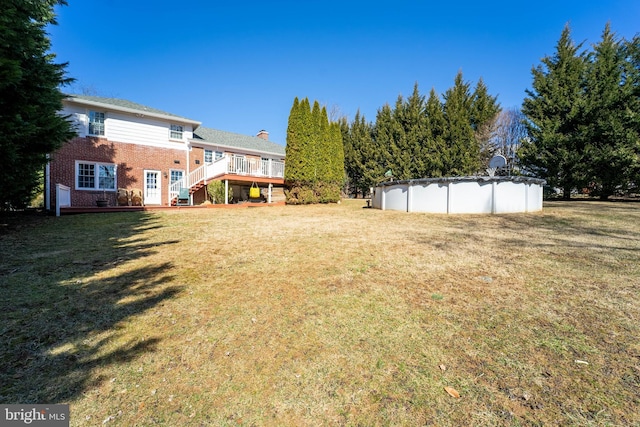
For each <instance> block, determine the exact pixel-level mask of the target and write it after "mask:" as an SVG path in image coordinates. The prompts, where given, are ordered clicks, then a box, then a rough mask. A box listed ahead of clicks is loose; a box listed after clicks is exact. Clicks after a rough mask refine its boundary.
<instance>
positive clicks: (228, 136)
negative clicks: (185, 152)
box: [193, 126, 285, 157]
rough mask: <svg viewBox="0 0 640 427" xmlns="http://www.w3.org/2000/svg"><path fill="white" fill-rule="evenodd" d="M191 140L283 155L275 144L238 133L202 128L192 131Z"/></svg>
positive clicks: (281, 147)
mask: <svg viewBox="0 0 640 427" xmlns="http://www.w3.org/2000/svg"><path fill="white" fill-rule="evenodd" d="M193 139H194V140H201V141H202V142H206V143H209V144H213V145H222V146H225V147H230V148H240V149H243V150H249V151H259V152H261V153H270V154H277V155H279V156H283V157H284V155H285V147H284V146H283V145H280V144H276V143H275V142H271V141H267V140H265V139H262V138H258V137H257V136H247V135H241V134H239V133H233V132H225V131H222V130H217V129H211V128H206V127H203V126H201V127H199V128H198V129H197V130H195V131H193Z"/></svg>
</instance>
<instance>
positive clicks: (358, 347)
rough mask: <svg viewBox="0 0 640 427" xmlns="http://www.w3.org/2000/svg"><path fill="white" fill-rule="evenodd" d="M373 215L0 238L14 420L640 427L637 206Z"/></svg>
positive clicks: (350, 212)
mask: <svg viewBox="0 0 640 427" xmlns="http://www.w3.org/2000/svg"><path fill="white" fill-rule="evenodd" d="M362 206H363V203H362V201H345V202H343V203H342V204H340V205H328V206H282V207H265V208H254V209H238V210H226V209H200V210H179V211H178V210H176V211H170V212H159V213H117V214H89V215H76V216H65V217H61V218H53V217H47V218H41V219H39V220H38V221H31V222H30V223H29V224H27V225H24V226H22V227H19V228H16V227H10V226H6V225H4V226H0V292H2V298H1V299H0V320H1V322H0V403H24V404H26V403H69V404H70V406H71V425H74V426H75V425H122V426H133V425H140V426H143V425H144V426H146V425H167V426H191V425H193V426H202V425H215V426H224V425H229V426H231V425H233V426H239V425H256V426H264V425H266V426H288V425H291V426H301V425H309V426H317V425H353V426H356V425H357V426H374V425H394V426H396V425H411V426H413V425H437V426H447V425H451V426H471V425H508V426H511V425H513V426H525V425H526V426H530V425H534V426H535V425H545V426H546V425H548V426H555V425H580V426H590V425H593V426H596V425H597V426H602V425H612V426H618V425H640V262H639V261H640V227H639V225H638V224H640V204H636V203H603V202H550V203H546V204H545V208H544V211H543V212H541V213H535V214H511V215H493V216H480V215H459V216H444V215H428V214H416V213H404V212H391V211H379V210H373V209H362ZM2 222H3V219H2V218H0V223H2ZM445 387H447V388H450V389H449V390H450V391H452V393H453V394H455V392H457V393H459V396H460V397H459V398H456V397H453V396H451V395H450V394H449V393H447V391H445ZM451 389H453V390H451Z"/></svg>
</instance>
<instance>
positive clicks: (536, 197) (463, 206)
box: [371, 176, 545, 214]
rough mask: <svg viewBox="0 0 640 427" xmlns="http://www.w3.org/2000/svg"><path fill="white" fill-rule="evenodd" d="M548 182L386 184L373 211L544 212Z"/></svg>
mask: <svg viewBox="0 0 640 427" xmlns="http://www.w3.org/2000/svg"><path fill="white" fill-rule="evenodd" d="M544 184H545V180H543V179H538V178H528V177H522V176H493V177H492V176H464V177H444V178H423V179H413V180H407V181H389V182H382V183H380V184H378V185H377V186H376V187H374V188H373V195H372V196H371V203H372V207H374V208H376V209H382V210H395V211H406V212H429V213H446V214H465V213H466V214H469V213H480V214H489V213H496V214H500V213H516V212H537V211H541V210H542V187H543V185H544Z"/></svg>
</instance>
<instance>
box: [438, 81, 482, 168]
mask: <svg viewBox="0 0 640 427" xmlns="http://www.w3.org/2000/svg"><path fill="white" fill-rule="evenodd" d="M471 105H472V99H471V93H470V87H469V84H468V83H465V82H464V80H463V77H462V72H458V74H457V75H456V78H455V80H454V85H453V87H452V88H450V89H448V90H447V91H446V92H445V94H444V117H445V122H446V131H445V138H444V140H445V143H446V144H447V152H448V158H447V163H445V165H444V166H445V171H444V172H445V174H446V175H454V176H461V175H471V174H474V173H476V172H477V171H478V170H479V169H480V146H479V144H478V142H477V140H476V138H475V134H474V129H473V126H472V115H471Z"/></svg>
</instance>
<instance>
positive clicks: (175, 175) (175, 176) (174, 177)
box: [169, 169, 184, 184]
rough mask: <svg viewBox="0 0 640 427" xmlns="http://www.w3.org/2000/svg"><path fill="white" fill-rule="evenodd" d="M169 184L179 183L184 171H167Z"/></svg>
mask: <svg viewBox="0 0 640 427" xmlns="http://www.w3.org/2000/svg"><path fill="white" fill-rule="evenodd" d="M169 174H170V176H169V183H170V184H173V183H174V182H177V181H180V180H181V179H182V177H183V176H184V171H183V170H179V169H171V170H170V171H169Z"/></svg>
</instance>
